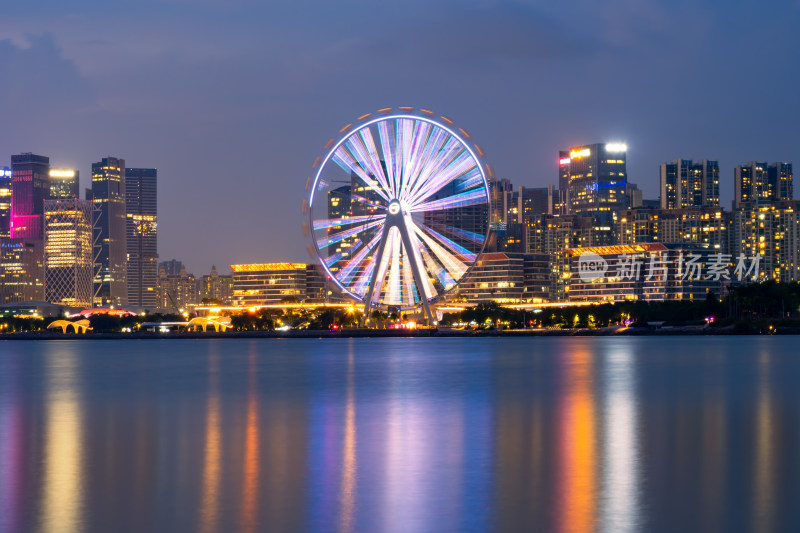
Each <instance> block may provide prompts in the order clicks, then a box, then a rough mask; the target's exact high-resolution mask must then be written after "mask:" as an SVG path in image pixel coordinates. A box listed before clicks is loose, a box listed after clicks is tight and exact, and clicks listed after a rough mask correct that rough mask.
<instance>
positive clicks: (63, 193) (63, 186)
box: [50, 168, 80, 200]
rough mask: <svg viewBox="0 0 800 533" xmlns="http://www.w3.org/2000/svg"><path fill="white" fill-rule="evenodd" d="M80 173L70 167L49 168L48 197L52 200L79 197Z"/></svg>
mask: <svg viewBox="0 0 800 533" xmlns="http://www.w3.org/2000/svg"><path fill="white" fill-rule="evenodd" d="M79 177H80V173H79V172H78V171H77V170H74V169H71V168H51V169H50V198H51V199H53V200H59V199H68V198H79V197H80V194H79V193H78V180H79Z"/></svg>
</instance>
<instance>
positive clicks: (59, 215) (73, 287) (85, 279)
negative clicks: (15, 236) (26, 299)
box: [44, 198, 94, 307]
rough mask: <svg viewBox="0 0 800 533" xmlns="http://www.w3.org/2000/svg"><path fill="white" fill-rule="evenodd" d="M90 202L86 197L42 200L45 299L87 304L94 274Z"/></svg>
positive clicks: (91, 209) (90, 298)
mask: <svg viewBox="0 0 800 533" xmlns="http://www.w3.org/2000/svg"><path fill="white" fill-rule="evenodd" d="M93 210H94V209H93V206H92V203H91V202H90V201H88V200H79V199H77V198H72V199H68V200H47V201H45V203H44V235H45V240H44V279H45V291H44V292H45V299H46V300H47V301H48V302H50V303H55V304H62V305H69V306H82V307H90V306H91V305H92V296H93V290H92V274H93V246H92V237H93V223H92V222H93V221H92V216H93Z"/></svg>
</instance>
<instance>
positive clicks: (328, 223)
mask: <svg viewBox="0 0 800 533" xmlns="http://www.w3.org/2000/svg"><path fill="white" fill-rule="evenodd" d="M385 217H386V215H369V216H364V217H349V218H323V219H319V220H315V221H314V229H315V230H320V229H327V228H335V227H337V226H350V225H352V224H360V223H362V222H370V221H372V220H375V219H376V218H385Z"/></svg>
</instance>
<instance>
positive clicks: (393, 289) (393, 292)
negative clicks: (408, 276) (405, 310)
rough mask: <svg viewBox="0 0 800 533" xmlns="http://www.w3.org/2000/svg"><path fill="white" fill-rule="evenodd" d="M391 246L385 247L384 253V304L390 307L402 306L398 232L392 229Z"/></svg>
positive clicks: (380, 279)
mask: <svg viewBox="0 0 800 533" xmlns="http://www.w3.org/2000/svg"><path fill="white" fill-rule="evenodd" d="M392 230H393V231H392V232H391V234H390V235H391V237H392V242H391V246H387V248H388V253H386V254H385V255H386V260H387V263H388V264H389V265H390V266H389V284H388V286H387V287H386V303H389V304H392V305H402V304H403V296H402V294H401V284H400V245H401V242H400V231H399V230H398V229H397V228H392ZM383 281H384V278H383V277H379V278H378V282H379V283H383Z"/></svg>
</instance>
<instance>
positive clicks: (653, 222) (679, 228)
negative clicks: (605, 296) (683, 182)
mask: <svg viewBox="0 0 800 533" xmlns="http://www.w3.org/2000/svg"><path fill="white" fill-rule="evenodd" d="M617 238H618V241H619V244H636V243H643V242H660V243H663V244H686V245H701V246H705V247H707V248H709V249H713V250H717V251H720V252H723V253H730V252H731V249H732V248H731V243H732V218H731V215H730V214H729V213H726V212H725V211H724V210H723V209H722V208H721V207H694V208H687V209H627V210H625V211H620V212H619V213H618V215H617Z"/></svg>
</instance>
